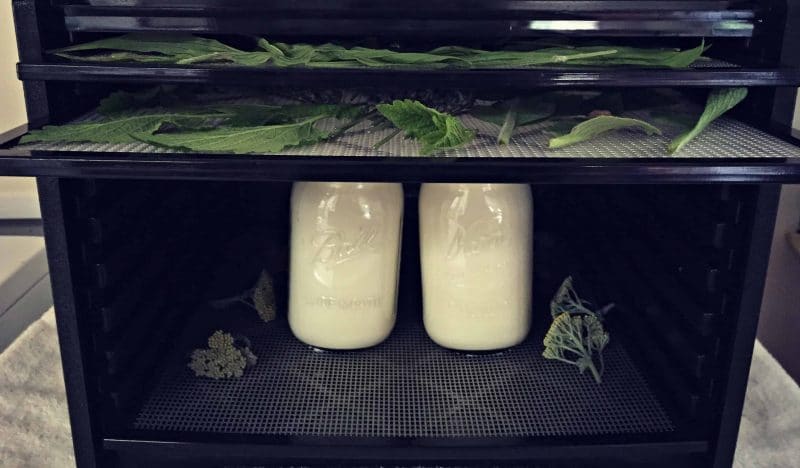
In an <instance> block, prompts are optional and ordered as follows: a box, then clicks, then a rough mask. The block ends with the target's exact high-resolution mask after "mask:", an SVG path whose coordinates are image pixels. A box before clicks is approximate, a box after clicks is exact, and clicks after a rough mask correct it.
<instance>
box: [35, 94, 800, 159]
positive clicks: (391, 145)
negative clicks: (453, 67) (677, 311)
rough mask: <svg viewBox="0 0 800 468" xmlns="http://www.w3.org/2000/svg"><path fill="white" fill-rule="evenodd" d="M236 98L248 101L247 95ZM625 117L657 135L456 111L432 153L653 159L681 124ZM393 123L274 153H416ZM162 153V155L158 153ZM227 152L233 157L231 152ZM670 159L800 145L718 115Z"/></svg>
mask: <svg viewBox="0 0 800 468" xmlns="http://www.w3.org/2000/svg"><path fill="white" fill-rule="evenodd" d="M239 102H240V103H246V102H251V101H249V100H242V101H239ZM625 116H628V117H635V118H639V119H644V120H646V121H648V122H651V123H653V124H654V125H655V126H657V127H658V128H659V129H660V130H661V131H662V132H663V134H662V135H646V134H644V133H643V132H640V131H632V130H622V131H616V132H608V133H605V134H603V135H600V136H598V137H596V138H593V139H591V140H588V141H585V142H582V143H578V144H575V145H572V146H568V147H566V148H560V149H555V150H554V149H550V148H549V147H548V145H549V141H550V138H551V137H552V136H553V134H552V133H551V132H549V130H550V129H551V127H552V125H553V123H552V122H545V123H541V124H533V125H527V126H523V127H519V128H518V129H516V130H515V132H514V135H513V137H512V139H511V141H510V143H509V144H507V145H498V144H497V134H498V132H499V130H500V128H499V127H498V126H497V125H495V124H492V123H488V122H485V121H482V120H480V119H478V118H476V117H473V116H471V115H462V116H460V118H461V120H462V122H463V123H464V125H466V126H467V127H468V128H470V129H473V130H475V138H474V139H473V140H472V142H471V143H470V144H468V145H466V146H464V147H460V148H457V149H453V150H449V151H445V152H441V153H438V154H437V156H441V157H461V158H500V157H505V158H547V157H551V158H558V157H561V158H583V157H585V158H656V157H670V155H669V154H668V153H667V146H668V145H669V143H670V141H671V140H672V139H673V138H675V137H676V136H678V135H680V134H682V133H684V132H685V131H686V129H687V128H686V127H682V126H680V125H679V124H675V123H674V122H671V121H668V120H666V119H654V118H653V116H651V115H649V114H648V113H646V112H632V113H628V114H626V115H625ZM99 119H101V116H99V115H97V114H89V115H87V116H84V117H83V118H81V119H78V120H77V121H76V123H78V122H93V121H97V120H99ZM342 124H343V122H340V121H339V122H337V121H334V120H333V119H328V120H326V121H322V122H320V125H319V126H320V128H322V129H325V130H329V131H332V130H334V129H336V128H337V127H338V126H340V125H342ZM393 132H394V129H393V128H386V127H376V126H373V125H372V124H370V123H364V124H361V125H358V126H356V127H355V128H353V129H351V130H349V131H347V132H345V133H344V134H343V135H342V136H340V137H339V138H337V139H334V140H329V141H325V142H322V143H319V144H316V145H310V146H301V147H295V148H287V149H285V150H284V151H281V152H278V153H270V154H276V155H290V156H317V157H320V156H326V157H327V156H330V157H337V156H339V157H342V156H348V157H358V156H362V157H363V156H373V157H415V156H419V154H420V145H419V143H417V141H415V140H411V139H405V138H403V136H402V135H397V136H396V137H394V138H392V139H391V140H390V141H389V142H388V143H386V144H385V145H383V146H381V147H380V148H379V149H374V146H375V145H376V144H378V143H379V142H381V141H382V140H384V139H385V138H386V137H388V136H390V135H391V134H392V133H393ZM19 148H21V149H31V150H51V151H92V152H104V153H114V152H134V153H180V152H179V151H176V150H170V149H165V148H159V147H155V146H152V145H149V144H146V143H129V144H104V143H60V142H56V143H31V144H25V145H20V146H19ZM164 157H165V158H166V157H168V154H164ZM231 157H235V156H234V155H232V156H231ZM671 157H674V158H792V157H800V147H798V146H794V145H792V144H790V143H787V142H785V141H783V140H781V139H779V138H776V137H773V136H771V135H769V134H767V133H765V132H762V131H760V130H758V129H756V128H753V127H751V126H749V125H747V124H744V123H742V122H739V121H737V120H735V119H731V118H726V117H722V118H720V119H718V120H717V121H715V122H713V123H712V124H711V125H709V126H708V127H707V128H706V129H705V130H704V131H703V132H702V133H701V134H700V135H699V136H697V137H696V138H695V139H694V140H692V141H691V142H690V143H689V144H687V145H686V146H685V147H684V148H683V149H682V150H681V151H680V152H679V153H677V154H675V155H673V156H671Z"/></svg>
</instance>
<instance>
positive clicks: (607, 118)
mask: <svg viewBox="0 0 800 468" xmlns="http://www.w3.org/2000/svg"><path fill="white" fill-rule="evenodd" d="M623 128H630V129H640V130H643V131H644V132H645V133H647V134H648V135H652V134H657V135H660V134H661V130H659V129H658V128H656V127H654V126H652V125H650V124H649V123H647V122H645V121H643V120H638V119H631V118H627V117H614V116H611V115H599V116H597V117H594V118H591V119H589V120H586V121H583V122H581V123H579V124H578V125H576V126H574V127H573V128H572V130H571V131H570V132H569V133H568V134H566V135H561V136H558V137H555V138H552V139H550V148H553V149H555V148H563V147H565V146H569V145H574V144H575V143H580V142H582V141H586V140H590V139H592V138H594V137H596V136H597V135H601V134H603V133H606V132H609V131H612V130H620V129H623Z"/></svg>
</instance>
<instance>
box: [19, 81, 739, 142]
mask: <svg viewBox="0 0 800 468" xmlns="http://www.w3.org/2000/svg"><path fill="white" fill-rule="evenodd" d="M411 95H412V96H414V97H420V98H421V99H424V100H425V102H426V103H428V102H432V103H435V107H431V106H429V105H426V104H423V103H422V102H420V101H419V100H415V99H393V98H392V97H391V96H390V95H384V96H380V95H377V96H368V97H365V96H358V95H346V94H343V93H327V94H324V95H320V96H316V97H317V99H316V100H315V99H308V100H307V102H300V100H298V99H293V100H291V103H290V104H280V105H275V104H261V103H259V104H252V103H248V104H241V103H237V102H242V101H241V100H238V101H237V100H235V99H234V100H233V101H231V99H230V96H227V97H225V96H223V97H225V99H223V98H220V99H217V100H213V99H212V100H199V99H197V94H194V93H188V92H186V91H184V90H181V89H180V88H178V89H176V88H174V87H170V86H160V87H157V88H154V89H149V90H145V91H140V92H135V93H130V92H125V91H118V92H116V93H114V94H112V95H111V96H109V97H108V98H106V99H104V100H103V101H102V102H101V103H100V106H99V108H98V114H100V118H99V119H94V120H92V121H89V122H84V123H75V124H67V125H61V126H48V127H44V128H43V129H41V130H34V131H32V132H31V133H30V134H28V135H26V136H25V137H23V139H22V140H21V142H22V143H31V142H93V143H111V144H124V143H135V142H144V143H148V144H151V145H155V146H160V147H164V148H169V149H173V150H179V151H189V152H191V151H196V152H206V153H214V152H218V153H230V154H246V153H271V152H278V151H282V150H284V149H286V148H290V147H298V146H308V145H314V144H316V143H320V142H323V141H330V140H335V139H337V138H339V137H341V136H342V135H344V134H345V133H347V132H348V131H350V130H352V129H354V128H355V127H356V126H358V125H359V124H364V125H365V126H366V128H367V130H368V131H370V132H374V131H378V130H386V129H392V128H393V130H392V131H390V132H389V134H388V135H387V136H386V137H385V138H383V139H382V140H381V141H380V142H378V143H377V144H376V145H375V148H376V149H377V148H379V147H380V146H382V145H383V144H385V143H387V142H388V141H390V140H391V139H393V138H395V137H396V136H398V135H399V134H400V133H404V135H405V137H406V138H408V139H412V140H416V141H417V142H419V144H420V154H422V155H433V154H436V153H439V152H441V151H446V150H450V149H453V148H458V147H461V146H464V145H468V144H469V143H470V142H471V141H472V140H473V138H474V137H475V134H476V132H475V129H474V128H468V127H467V125H465V120H464V119H461V118H459V117H458V116H456V115H453V114H452V113H469V114H471V115H472V116H474V117H475V118H477V119H480V120H483V121H486V122H489V123H492V124H495V125H497V127H498V134H497V143H498V144H500V145H503V144H508V143H509V142H511V141H512V139H513V138H514V132H515V131H516V130H517V129H518V128H520V127H523V126H526V125H531V124H537V125H538V126H539V127H538V131H540V132H543V133H546V134H548V135H549V147H550V148H551V149H553V150H557V149H559V148H563V147H566V146H570V145H574V144H577V143H581V142H584V141H588V140H591V139H592V138H595V137H597V136H600V135H603V134H605V133H607V132H612V131H618V130H629V131H630V130H635V131H639V132H643V133H645V134H647V135H653V134H655V135H660V134H661V133H662V132H661V129H659V128H658V127H657V126H656V125H655V124H654V122H656V121H657V120H662V121H663V120H668V121H669V122H670V124H671V126H672V127H675V124H676V120H680V121H681V122H684V121H687V120H690V121H691V123H690V124H689V125H686V129H685V131H684V132H682V133H680V134H679V135H678V136H677V137H675V138H674V139H673V140H672V141H671V143H670V144H669V145H668V147H667V148H665V149H666V151H667V152H668V153H669V154H675V153H677V152H679V151H680V150H681V149H682V148H684V147H685V146H686V145H687V144H689V142H690V141H691V140H692V139H694V138H696V137H697V136H698V135H699V134H701V133H702V131H703V130H704V129H705V128H706V127H707V126H708V125H709V124H711V123H712V122H713V121H714V120H715V119H717V118H719V117H720V116H721V115H723V114H724V113H725V112H727V111H728V110H730V109H731V108H733V107H734V106H736V105H737V104H738V103H739V102H741V101H742V100H743V99H744V98H745V96H746V95H747V89H745V88H721V89H715V90H713V91H711V92H710V93H709V95H708V99H707V101H706V105H705V108H704V110H703V112H702V113H700V114H699V115H697V114H696V115H691V114H688V113H685V112H684V113H681V112H683V110H681V106H682V104H680V102H681V97H680V96H679V95H676V93H673V92H658V91H655V90H647V91H641V92H636V91H626V92H620V91H550V92H546V93H541V94H537V95H532V96H526V97H524V98H513V99H510V100H499V101H494V102H492V101H480V102H479V101H477V100H476V99H475V98H474V96H471V95H469V94H464V93H456V92H450V93H447V94H446V95H445V98H444V99H443V98H441V96H439V98H437V97H436V96H437V95H438V93H431V92H417V93H412V94H411ZM240 97H241V96H240ZM320 101H324V103H319V102H320ZM247 102H252V101H247ZM684 110H685V109H684ZM451 112H452V113H451ZM660 115H661V116H662V117H659V116H660ZM678 117H680V118H678ZM643 118H647V119H648V120H652V122H648V121H645V120H642V119H643ZM331 119H332V121H333V122H334V126H335V128H333V129H331V125H326V126H321V125H320V124H321V123H322V122H331ZM473 122H474V120H473ZM680 125H684V123H681V124H680ZM323 128H327V129H328V130H325V129H323ZM362 130H363V128H362Z"/></svg>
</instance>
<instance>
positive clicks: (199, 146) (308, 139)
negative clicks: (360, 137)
mask: <svg viewBox="0 0 800 468" xmlns="http://www.w3.org/2000/svg"><path fill="white" fill-rule="evenodd" d="M324 117H325V116H315V117H311V118H309V119H306V120H303V121H300V122H296V123H288V124H282V125H267V126H259V127H221V128H217V129H212V130H202V131H193V132H192V131H190V132H177V133H153V132H142V133H138V134H135V135H134V137H135V138H136V139H137V140H140V141H143V142H146V143H150V144H153V145H157V146H163V147H166V148H173V149H180V150H184V151H201V152H207V153H233V154H247V153H273V152H277V151H281V150H282V149H284V148H287V147H290V146H300V145H308V144H313V143H317V142H319V141H322V140H323V139H325V138H326V137H327V134H326V133H325V132H322V131H320V130H318V129H317V128H316V127H314V123H315V122H316V121H318V120H320V119H322V118H324Z"/></svg>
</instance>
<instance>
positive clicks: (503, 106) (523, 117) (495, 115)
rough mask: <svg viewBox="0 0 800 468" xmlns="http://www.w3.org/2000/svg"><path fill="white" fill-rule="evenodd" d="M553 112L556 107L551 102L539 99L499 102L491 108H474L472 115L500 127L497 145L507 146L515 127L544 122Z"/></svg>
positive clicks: (542, 98)
mask: <svg viewBox="0 0 800 468" xmlns="http://www.w3.org/2000/svg"><path fill="white" fill-rule="evenodd" d="M512 111H513V112H512ZM555 111H556V105H555V103H554V102H553V101H552V100H550V99H545V98H544V97H539V98H532V99H526V100H511V101H501V102H496V103H494V104H493V105H491V106H480V107H476V108H475V109H473V111H472V115H474V116H475V117H477V118H479V119H481V120H483V121H486V122H489V123H493V124H495V125H497V126H499V127H501V129H500V133H499V134H498V136H497V143H498V144H501V145H503V144H508V142H509V141H510V140H511V135H513V132H514V130H515V129H516V127H521V126H523V125H529V124H532V123H534V122H540V121H542V120H545V119H547V118H548V117H550V116H552V115H553V114H554V113H555ZM512 117H513V121H512Z"/></svg>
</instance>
